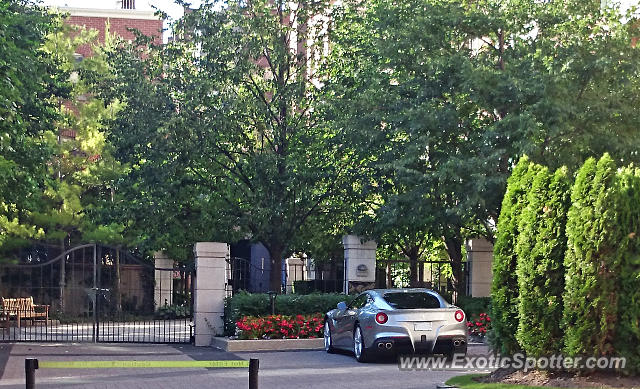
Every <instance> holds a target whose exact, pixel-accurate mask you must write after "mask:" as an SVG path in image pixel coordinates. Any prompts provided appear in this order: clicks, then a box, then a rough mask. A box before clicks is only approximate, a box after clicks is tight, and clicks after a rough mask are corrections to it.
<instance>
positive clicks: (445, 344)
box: [324, 289, 467, 362]
mask: <svg viewBox="0 0 640 389" xmlns="http://www.w3.org/2000/svg"><path fill="white" fill-rule="evenodd" d="M324 348H325V350H326V351H327V352H328V353H331V352H334V351H335V350H336V349H344V350H352V351H353V353H354V354H355V356H356V359H357V360H358V361H359V362H365V361H367V360H370V359H372V358H373V357H375V356H377V355H385V354H386V355H389V354H401V353H429V354H431V353H433V354H445V355H447V356H449V357H451V356H453V354H466V353H467V323H466V320H465V314H464V312H463V311H462V310H461V309H460V308H458V307H456V306H454V305H450V304H448V303H447V302H446V301H445V300H444V299H443V298H442V296H440V295H439V294H438V293H436V292H434V291H432V290H429V289H373V290H367V291H366V292H363V293H361V294H360V295H358V296H357V297H356V298H355V299H353V301H351V303H349V305H347V304H346V303H345V302H340V303H338V307H337V308H336V309H333V310H331V311H329V312H327V315H326V317H325V323H324Z"/></svg>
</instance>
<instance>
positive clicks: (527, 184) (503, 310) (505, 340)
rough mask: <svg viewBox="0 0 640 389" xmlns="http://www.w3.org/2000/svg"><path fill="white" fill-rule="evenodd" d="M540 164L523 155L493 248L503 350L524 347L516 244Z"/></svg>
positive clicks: (496, 335)
mask: <svg viewBox="0 0 640 389" xmlns="http://www.w3.org/2000/svg"><path fill="white" fill-rule="evenodd" d="M539 170H540V167H539V166H537V165H535V164H533V163H532V162H531V161H529V159H528V158H527V157H522V158H521V159H520V161H519V162H518V164H517V165H516V166H515V168H514V169H513V173H512V174H511V177H509V180H508V181H507V191H506V193H505V196H504V199H503V201H502V208H501V212H500V218H499V219H498V234H497V237H496V244H495V246H494V250H493V279H492V283H491V309H492V316H491V319H492V324H491V328H492V338H491V340H492V343H493V345H494V346H495V348H496V349H497V350H499V351H500V352H502V353H505V354H508V353H513V352H515V351H517V350H519V349H520V347H519V345H518V342H517V340H516V337H515V336H516V332H517V329H518V278H517V276H516V266H517V262H518V260H517V255H516V245H517V243H518V236H519V233H520V229H519V225H518V222H519V220H520V215H521V214H522V212H523V210H524V209H525V207H526V205H527V193H528V192H529V190H530V189H531V185H532V184H533V179H534V177H535V176H536V174H537V172H538V171H539Z"/></svg>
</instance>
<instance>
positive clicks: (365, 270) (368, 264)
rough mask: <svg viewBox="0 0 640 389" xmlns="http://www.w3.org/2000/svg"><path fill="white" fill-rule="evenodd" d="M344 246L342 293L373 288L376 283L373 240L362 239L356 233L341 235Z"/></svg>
mask: <svg viewBox="0 0 640 389" xmlns="http://www.w3.org/2000/svg"><path fill="white" fill-rule="evenodd" d="M342 245H343V246H344V287H343V291H344V293H354V292H361V291H363V290H367V289H373V288H374V287H375V283H376V248H377V247H378V245H377V244H376V242H375V241H373V240H370V241H368V242H363V240H362V239H361V238H360V237H359V236H356V235H345V236H343V237H342Z"/></svg>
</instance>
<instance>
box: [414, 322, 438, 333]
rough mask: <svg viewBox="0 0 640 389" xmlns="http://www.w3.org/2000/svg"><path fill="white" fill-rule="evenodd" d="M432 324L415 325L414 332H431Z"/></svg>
mask: <svg viewBox="0 0 640 389" xmlns="http://www.w3.org/2000/svg"><path fill="white" fill-rule="evenodd" d="M432 328H433V327H432V323H431V322H430V321H427V322H424V323H413V329H414V331H431V330H432Z"/></svg>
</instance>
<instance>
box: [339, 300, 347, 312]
mask: <svg viewBox="0 0 640 389" xmlns="http://www.w3.org/2000/svg"><path fill="white" fill-rule="evenodd" d="M338 309H339V310H340V311H346V310H347V303H345V302H344V301H340V302H339V303H338Z"/></svg>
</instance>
